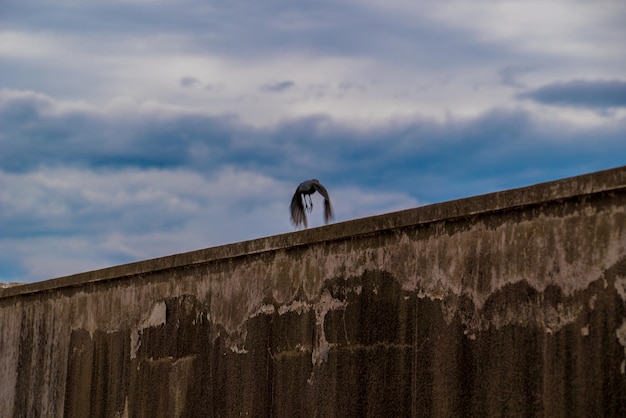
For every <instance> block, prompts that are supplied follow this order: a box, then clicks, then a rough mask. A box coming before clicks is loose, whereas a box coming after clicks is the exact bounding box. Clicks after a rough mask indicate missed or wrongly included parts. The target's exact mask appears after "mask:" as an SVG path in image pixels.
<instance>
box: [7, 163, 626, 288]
mask: <svg viewBox="0 0 626 418" xmlns="http://www.w3.org/2000/svg"><path fill="white" fill-rule="evenodd" d="M619 189H626V166H621V167H617V168H612V169H608V170H603V171H597V172H594V173H589V174H583V175H580V176H575V177H569V178H565V179H561V180H556V181H551V182H546V183H539V184H535V185H532V186H526V187H521V188H517V189H510V190H504V191H499V192H494V193H489V194H483V195H478V196H473V197H467V198H462V199H457V200H451V201H447V202H442V203H435V204H431V205H426V206H419V207H416V208H412V209H406V210H402V211H398V212H391V213H386V214H382V215H376V216H371V217H367V218H359V219H354V220H349V221H345V222H339V223H335V224H330V225H327V226H323V227H318V228H311V229H305V230H301V231H296V232H290V233H285V234H280V235H272V236H269V237H264V238H258V239H254V240H249V241H242V242H237V243H233V244H226V245H220V246H217V247H211V248H206V249H201V250H195V251H190V252H185V253H180V254H173V255H169V256H165V257H159V258H154V259H149V260H143V261H137V262H133V263H129V264H122V265H118V266H113V267H107V268H103V269H99V270H93V271H88V272H84V273H78V274H73V275H70V276H64V277H59V278H56V279H50V280H45V281H41V282H35V283H26V284H23V285H19V286H11V287H6V288H0V298H6V297H12V296H19V295H23V294H29V293H37V292H46V291H50V290H54V289H59V288H63V287H76V286H81V285H84V284H87V283H93V282H101V281H106V280H112V279H120V278H125V277H131V276H135V275H139V274H145V273H149V272H155V271H160V270H166V269H171V268H176V267H182V266H186V265H193V264H199V263H207V262H211V261H215V260H222V259H228V258H237V257H243V256H246V255H250V254H258V253H262V252H266V251H275V250H279V249H284V248H289V247H298V246H306V245H311V244H315V243H319V242H323V241H335V240H341V239H346V238H349V237H355V236H361V235H369V234H373V233H376V232H379V231H383V230H390V229H398V228H402V227H406V226H411V225H418V224H424V223H429V222H436V221H440V220H444V219H456V218H462V217H468V216H473V215H477V214H484V213H489V212H495V211H501V210H505V209H509V208H516V207H520V206H528V205H535V204H540V203H546V202H550V201H558V200H565V199H570V198H573V197H576V196H583V195H591V194H596V193H603V192H608V191H611V190H619Z"/></svg>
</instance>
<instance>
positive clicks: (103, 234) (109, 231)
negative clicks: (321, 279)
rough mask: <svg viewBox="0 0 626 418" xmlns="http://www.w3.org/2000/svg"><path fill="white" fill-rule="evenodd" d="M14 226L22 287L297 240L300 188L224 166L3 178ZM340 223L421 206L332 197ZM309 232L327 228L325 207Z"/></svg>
mask: <svg viewBox="0 0 626 418" xmlns="http://www.w3.org/2000/svg"><path fill="white" fill-rule="evenodd" d="M0 184H2V192H1V195H0V199H1V202H2V203H1V204H0V207H1V209H2V215H0V224H2V225H5V226H8V230H5V231H4V234H5V236H4V239H3V240H1V241H0V251H1V252H2V254H3V258H4V259H12V260H13V262H18V263H19V264H20V265H21V266H22V269H23V270H24V271H25V277H18V278H14V279H15V280H19V281H32V280H41V279H46V278H52V277H56V276H61V275H68V274H72V273H76V272H80V271H85V270H91V269H95V268H100V267H104V266H107V265H115V264H121V263H126V262H130V261H135V260H141V259H146V258H153V257H159V256H164V255H168V254H173V253H179V252H184V251H191V250H194V249H199V248H205V247H209V246H214V245H219V244H226V243H230V242H236V241H241V240H246V239H254V238H260V237H263V236H267V235H275V234H279V233H285V232H290V231H292V230H293V227H292V226H291V224H290V223H289V213H288V205H289V202H290V200H291V196H292V194H293V191H294V190H295V187H296V186H297V184H287V183H285V182H281V181H277V180H275V179H272V178H270V177H267V176H264V175H261V174H258V173H254V172H251V171H244V170H240V169H236V168H234V167H224V168H223V169H221V170H219V171H218V172H217V173H215V175H213V176H211V177H208V178H206V177H203V176H201V175H199V174H196V173H193V172H190V171H185V170H138V169H128V170H121V171H91V170H81V169H70V168H43V169H40V170H38V171H34V172H30V173H24V174H17V173H2V172H0ZM329 189H330V191H331V192H332V195H331V198H332V199H333V202H334V204H335V210H336V214H337V216H336V221H341V220H346V219H351V218H354V217H362V216H367V215H372V214H378V213H380V212H386V211H391V210H398V209H403V208H407V207H410V206H413V205H415V203H416V202H415V200H414V199H413V198H410V197H407V196H406V195H404V194H401V193H376V192H368V191H364V190H360V189H359V188H357V187H351V188H336V189H335V188H333V187H330V186H329ZM318 197H319V196H314V202H315V204H316V206H317V207H316V210H314V212H313V213H312V214H311V215H309V217H310V219H311V226H312V227H315V226H320V225H322V224H323V222H322V212H321V208H322V204H321V200H319V199H317V198H318Z"/></svg>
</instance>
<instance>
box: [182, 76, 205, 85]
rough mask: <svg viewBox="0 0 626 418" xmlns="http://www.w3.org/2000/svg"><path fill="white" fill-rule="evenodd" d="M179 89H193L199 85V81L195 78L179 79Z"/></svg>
mask: <svg viewBox="0 0 626 418" xmlns="http://www.w3.org/2000/svg"><path fill="white" fill-rule="evenodd" d="M180 85H181V87H193V86H198V85H200V80H198V79H197V78H195V77H182V78H181V79H180Z"/></svg>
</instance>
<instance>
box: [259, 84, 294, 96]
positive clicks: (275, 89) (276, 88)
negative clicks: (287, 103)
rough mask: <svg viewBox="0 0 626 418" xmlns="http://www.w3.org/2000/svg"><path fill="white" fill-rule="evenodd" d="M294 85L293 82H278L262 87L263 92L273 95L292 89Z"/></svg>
mask: <svg viewBox="0 0 626 418" xmlns="http://www.w3.org/2000/svg"><path fill="white" fill-rule="evenodd" d="M294 85H295V83H294V82H293V81H278V82H274V83H268V84H264V85H262V86H261V90H262V91H267V92H272V93H279V92H282V91H285V90H288V89H290V88H292V87H293V86H294Z"/></svg>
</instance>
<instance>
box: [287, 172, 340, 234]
mask: <svg viewBox="0 0 626 418" xmlns="http://www.w3.org/2000/svg"><path fill="white" fill-rule="evenodd" d="M315 192H318V193H319V194H321V195H322V196H323V197H324V221H325V222H326V223H328V221H330V220H331V219H332V218H333V208H332V206H331V205H330V197H328V191H327V190H326V188H325V187H324V186H322V185H321V184H320V182H319V180H318V179H311V180H305V181H303V182H302V183H300V184H299V185H298V188H297V189H296V192H295V193H294V195H293V198H292V199H291V222H293V224H294V225H295V226H296V227H298V226H299V225H300V224H303V225H304V227H305V228H307V227H308V224H307V221H306V212H309V213H311V211H312V210H313V201H312V200H311V195H312V194H313V193H315ZM307 196H308V198H309V201H308V202H307V199H306V198H307Z"/></svg>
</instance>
